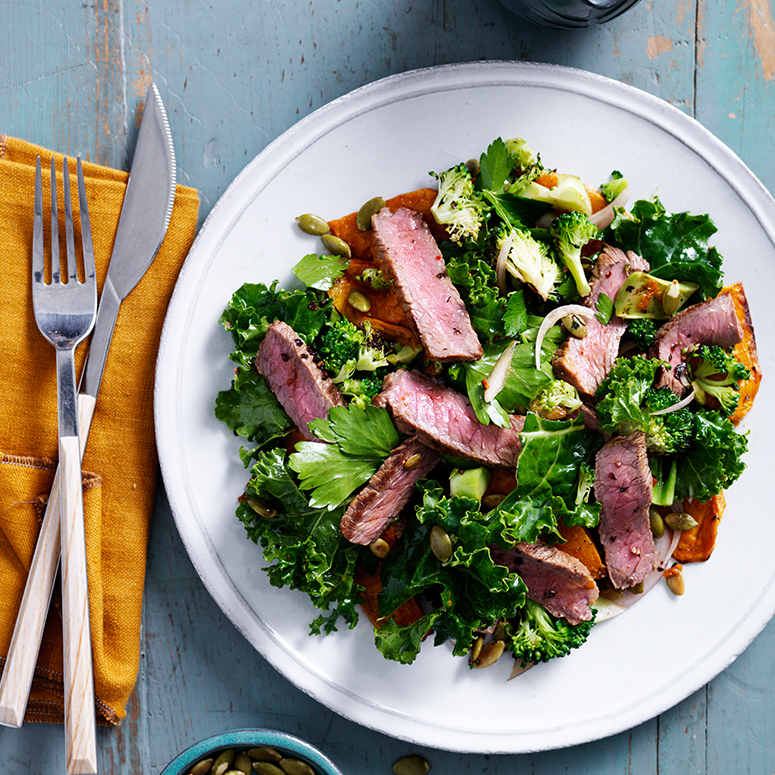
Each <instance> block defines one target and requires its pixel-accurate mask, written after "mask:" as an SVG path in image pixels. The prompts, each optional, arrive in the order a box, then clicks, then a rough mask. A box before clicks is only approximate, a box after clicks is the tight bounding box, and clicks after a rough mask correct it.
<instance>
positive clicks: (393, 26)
mask: <svg viewBox="0 0 775 775" xmlns="http://www.w3.org/2000/svg"><path fill="white" fill-rule="evenodd" d="M2 5H3V9H4V11H5V13H4V14H3V23H2V25H0V132H2V133H6V134H9V135H12V136H16V137H19V138H22V139H26V140H29V141H31V142H34V143H37V144H40V145H44V146H48V147H50V148H52V149H56V150H59V151H63V152H65V153H69V154H75V153H81V154H82V155H83V156H84V157H85V158H88V159H90V160H92V161H97V162H100V163H104V164H107V165H110V166H114V167H117V168H123V169H125V168H126V167H127V158H128V154H129V151H130V149H131V148H132V147H133V144H134V139H135V136H136V131H137V123H136V113H137V106H138V103H139V102H140V100H141V99H142V97H143V96H144V94H145V92H146V89H147V86H148V84H149V82H150V80H151V78H153V79H154V80H155V81H156V82H157V83H158V84H159V86H160V90H161V92H162V95H163V96H164V99H165V102H166V103H167V106H168V111H169V118H170V123H171V125H172V132H173V136H174V142H175V147H176V151H177V158H178V167H179V178H178V180H179V182H181V183H185V184H187V185H190V186H193V187H196V188H198V189H199V190H200V192H201V198H202V208H201V216H202V218H204V216H206V215H207V213H208V211H209V210H210V209H211V207H212V206H213V204H214V203H215V202H216V200H217V199H218V197H219V196H220V195H221V194H222V193H223V192H224V190H225V189H226V187H227V186H228V185H229V183H230V182H231V181H232V180H233V179H234V177H235V176H236V175H237V173H238V172H239V171H240V169H241V168H242V167H243V166H244V165H245V164H246V163H247V162H248V161H250V160H251V159H252V158H253V157H254V156H255V155H256V154H257V153H258V152H260V151H261V150H262V149H263V148H264V147H265V146H266V145H267V144H268V143H269V142H270V141H271V140H273V139H274V138H275V137H277V136H278V135H280V134H281V133H282V132H283V131H284V130H286V129H287V128H288V127H290V126H292V125H293V124H294V123H295V122H297V121H298V120H299V119H300V118H302V117H303V116H305V115H307V114H309V113H310V112H312V111H313V110H315V109H316V108H318V107H320V106H322V105H324V104H325V103H327V102H328V101H330V100H331V99H333V98H336V97H338V96H340V95H342V94H344V93H346V92H348V91H350V90H352V89H353V88H355V87H358V86H361V85H363V84H366V83H369V82H371V81H374V80H376V79H378V78H381V77H383V76H386V75H389V74H393V73H398V72H401V71H405V70H409V69H413V68H418V67H425V66H430V65H436V64H442V63H450V62H461V61H474V60H480V59H504V60H528V61H537V62H549V63H556V64H562V65H570V66H574V67H578V68H582V69H585V70H589V71H592V72H595V73H599V74H602V75H606V76H609V77H611V78H613V79H616V80H619V81H622V82H625V83H628V84H631V85H633V86H636V87H639V88H640V89H642V90H645V91H646V92H649V93H651V94H654V95H656V96H658V97H661V98H662V99H664V100H666V101H667V102H669V103H671V104H672V105H674V106H676V107H678V108H679V109H680V110H682V111H684V112H685V113H687V114H689V115H691V116H694V117H696V118H697V119H698V120H699V121H700V122H701V123H702V124H704V125H705V126H706V127H707V128H708V129H709V130H711V131H712V132H713V133H714V134H716V135H717V136H718V137H719V138H720V139H721V140H722V141H724V142H725V143H726V144H727V145H729V146H730V147H731V148H732V150H733V151H735V152H736V153H737V154H738V155H739V156H740V157H741V158H742V159H743V161H744V162H745V163H746V164H747V165H748V166H749V167H750V168H751V169H752V170H753V171H754V173H755V174H756V175H757V176H758V177H759V178H760V180H761V181H762V182H763V183H764V184H765V186H768V187H769V188H770V189H773V188H775V156H774V155H773V153H772V146H771V138H772V137H773V135H775V23H774V16H773V8H772V3H771V2H768V0H737V2H731V1H730V0H699V1H698V2H686V0H642V2H641V3H640V4H639V5H637V6H636V7H635V8H634V9H632V10H631V11H629V12H628V13H627V14H625V15H624V16H622V17H620V18H619V19H616V20H614V21H612V22H610V23H609V24H607V25H605V26H601V27H597V28H592V29H587V30H577V31H572V32H555V31H550V30H547V29H542V28H538V27H535V26H532V25H530V24H528V23H526V22H524V21H521V20H520V19H518V18H516V17H514V16H513V15H511V14H510V13H509V12H507V11H506V10H504V9H503V8H502V7H501V5H500V4H499V3H498V2H497V0H456V1H455V2H451V1H448V0H403V1H402V2H397V3H384V2H380V3H377V2H374V0H361V2H358V3H347V2H341V0H285V2H283V3H277V2H274V1H273V0H263V1H259V0H221V2H218V3H214V4H213V3H209V2H204V1H203V0H185V1H182V0H141V1H140V2H137V1H135V0H97V2H84V3H71V2H65V1H64V0H59V1H57V0H54V2H41V0H38V2H27V3H15V2H10V0H5V1H4V3H3V4H2ZM569 130H572V123H569ZM687 185H691V183H690V181H687ZM0 195H2V193H1V192H0ZM729 583H730V584H734V583H735V580H734V579H732V578H730V579H729ZM741 592H743V593H744V592H745V590H741ZM143 621H144V626H143V633H142V643H141V667H140V675H139V677H138V680H137V686H136V689H135V692H134V694H133V695H132V698H131V700H130V705H129V708H128V716H127V719H126V720H125V721H124V723H123V724H122V725H121V726H120V727H119V728H114V729H100V730H99V737H98V744H99V761H100V771H101V772H105V773H114V775H129V774H130V773H133V774H134V773H147V774H148V775H153V774H154V773H158V772H160V771H161V769H162V768H163V767H164V765H165V764H166V763H167V762H168V761H169V760H170V759H172V758H173V756H174V755H175V754H176V753H177V752H179V751H180V750H182V749H184V748H185V747H187V746H188V745H190V744H191V743H193V742H195V741H196V740H198V739H201V738H203V737H206V736H208V735H210V734H214V733H216V732H220V731H224V730H226V729H232V728H238V727H249V726H267V727H270V728H276V729H281V730H284V731H286V732H289V733H292V734H295V735H298V736H300V737H303V738H305V739H308V740H310V741H311V742H312V743H314V744H316V745H318V746H319V747H320V748H322V749H323V751H324V752H326V753H327V754H328V755H329V756H330V757H331V758H332V759H334V760H335V761H336V762H337V763H338V764H339V766H340V767H341V769H342V771H343V772H344V773H345V775H382V774H383V773H389V772H390V771H391V766H392V763H393V762H394V761H395V760H396V759H397V758H399V757H401V756H403V755H406V754H409V753H421V754H423V755H425V756H426V757H427V759H428V760H429V761H430V763H431V766H432V772H434V773H466V772H471V773H481V772H486V773H492V774H493V775H495V773H503V774H505V773H521V772H525V773H527V772H530V773H542V774H549V773H552V774H553V773H558V772H569V773H574V774H575V773H595V774H596V775H600V774H602V775H614V774H615V773H617V774H618V773H621V774H622V775H624V774H625V773H627V775H655V774H656V773H660V775H686V774H687V773H713V774H714V775H728V774H729V773H744V772H750V773H755V774H756V775H760V774H764V773H772V772H774V771H775V669H773V659H774V657H773V654H774V653H775V624H770V625H769V626H768V627H766V628H765V630H764V631H763V632H762V633H761V634H760V635H759V636H758V637H757V638H756V640H755V641H754V642H753V644H752V645H751V646H750V647H749V648H748V649H747V650H746V651H745V652H744V653H743V655H742V656H741V657H740V658H738V659H737V661H735V662H734V663H733V664H732V665H731V666H730V667H729V668H728V669H727V670H725V671H724V672H723V673H722V674H721V675H719V676H718V677H717V678H716V679H715V680H713V681H712V682H711V683H710V684H708V685H707V686H705V687H704V688H702V689H701V690H699V691H697V692H696V693H695V694H694V695H692V696H690V697H689V698H688V699H686V700H685V701H683V702H681V703H680V704H679V705H678V706H677V707H675V708H673V709H671V710H669V711H667V712H665V713H663V714H662V715H661V716H659V717H658V718H655V719H652V720H650V721H647V722H645V723H643V724H642V725H640V726H638V727H636V728H635V729H632V730H630V731H627V732H623V733H621V734H618V735H616V736H614V737H612V738H609V739H605V740H602V741H599V742H593V743H589V744H587V745H583V746H578V747H574V748H570V749H565V750H558V751H552V752H546V753H539V754H525V755H501V756H480V755H461V754H456V753H450V752H443V751H436V750H424V749H422V748H418V747H416V746H413V745H410V744H407V743H404V742H401V741H397V740H394V739H391V738H389V737H386V736H383V735H381V734H379V733H376V732H373V731H369V730H366V729H364V728H361V727H359V726H358V725H357V724H354V723H352V722H350V721H348V720H345V719H343V718H341V717H339V716H338V715H336V714H335V713H332V712H331V711H329V710H328V709H327V708H325V707H323V706H321V705H319V704H318V703H316V702H315V701H314V700H313V699H311V698H309V697H308V696H307V695H305V694H304V693H303V692H301V691H300V690H298V689H297V688H295V687H294V686H292V685H291V684H289V683H288V682H287V681H286V680H285V679H284V678H283V677H282V676H281V675H280V674H279V673H277V672H276V671H275V670H274V669H273V667H272V666H271V665H269V664H268V663H267V662H265V661H264V659H263V658H262V657H261V656H260V655H259V654H258V653H256V651H255V650H254V649H253V648H252V647H251V646H250V644H248V643H247V641H245V640H244V638H243V637H242V636H241V635H240V634H239V633H238V632H237V630H236V629H235V628H234V627H233V626H232V624H231V623H230V622H229V621H228V620H227V619H226V618H225V616H224V615H223V614H222V613H221V612H220V610H219V609H218V607H217V606H216V605H215V603H214V602H213V600H212V599H211V598H210V596H209V594H208V593H207V591H206V590H205V588H204V586H203V585H202V583H201V581H200V579H199V577H198V575H197V573H196V572H195V570H194V568H193V567H192V565H191V563H190V561H189V559H188V556H187V554H186V552H185V549H184V548H183V545H182V543H181V540H180V538H179V536H178V533H177V530H176V528H175V524H174V522H173V520H172V517H171V515H170V511H169V507H168V504H167V501H166V497H165V493H164V492H163V491H160V492H159V493H158V499H157V507H156V514H155V519H154V523H153V528H152V535H151V545H150V550H149V558H148V575H147V583H146V590H145V601H144V619H143ZM0 753H2V757H1V760H2V764H1V765H0V769H1V770H2V772H3V773H6V774H7V775H22V773H24V774H25V775H26V774H27V773H33V774H34V775H38V774H39V773H40V774H42V773H54V772H64V743H63V734H62V729H61V727H51V726H48V725H26V726H25V727H23V728H22V729H21V730H12V729H7V728H0Z"/></svg>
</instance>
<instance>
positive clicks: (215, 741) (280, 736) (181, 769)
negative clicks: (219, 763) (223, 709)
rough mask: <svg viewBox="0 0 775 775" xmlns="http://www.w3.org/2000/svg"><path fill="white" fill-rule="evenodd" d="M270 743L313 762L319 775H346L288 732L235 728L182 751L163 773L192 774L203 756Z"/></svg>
mask: <svg viewBox="0 0 775 775" xmlns="http://www.w3.org/2000/svg"><path fill="white" fill-rule="evenodd" d="M259 746H267V747H269V748H276V749H277V750H278V751H280V752H281V753H283V754H286V755H287V756H288V757H289V758H292V759H300V760H301V761H303V762H306V763H307V764H309V765H310V766H311V767H312V768H313V769H314V771H315V773H316V775H317V774H318V773H319V775H342V772H341V770H339V768H338V767H336V765H335V764H334V763H333V762H332V761H331V760H330V759H328V757H327V756H325V755H324V754H323V753H321V752H320V751H319V750H318V749H317V748H315V747H314V746H312V745H310V744H309V743H307V742H305V741H304V740H300V739H299V738H298V737H293V735H287V734H285V732H275V731H273V730H271V729H234V730H232V731H231V732H224V733H223V734H220V735H214V736H213V737H208V738H206V739H205V740H200V741H199V742H198V743H195V744H194V745H192V746H191V747H190V748H187V749H186V750H185V751H183V752H182V753H181V754H178V756H176V757H175V758H174V759H173V760H172V761H171V762H170V763H169V764H168V765H167V766H166V767H165V768H164V769H163V770H162V773H161V775H188V773H189V772H191V768H192V767H193V766H194V765H195V764H196V763H197V762H199V761H201V760H202V759H207V758H210V757H211V756H212V757H213V758H215V757H216V756H217V755H218V753H220V752H221V751H223V750H225V749H227V748H234V749H235V750H236V751H240V750H247V749H250V748H257V747H259Z"/></svg>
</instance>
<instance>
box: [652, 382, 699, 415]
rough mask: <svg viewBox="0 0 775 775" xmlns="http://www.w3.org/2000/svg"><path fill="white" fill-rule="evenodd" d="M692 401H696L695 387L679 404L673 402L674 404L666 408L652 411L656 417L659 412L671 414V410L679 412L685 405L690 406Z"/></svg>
mask: <svg viewBox="0 0 775 775" xmlns="http://www.w3.org/2000/svg"><path fill="white" fill-rule="evenodd" d="M692 401H694V388H692V391H691V393H689V395H687V396H686V397H685V398H682V399H681V400H680V401H679V402H678V403H677V404H673V405H672V406H668V407H667V408H666V409H658V410H657V411H656V412H651V413H650V414H651V416H652V417H654V416H655V415H658V414H669V413H670V412H677V411H678V410H679V409H683V408H684V407H685V406H688V405H689V404H690V403H691V402H692Z"/></svg>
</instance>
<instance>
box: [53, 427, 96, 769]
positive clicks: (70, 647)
mask: <svg viewBox="0 0 775 775" xmlns="http://www.w3.org/2000/svg"><path fill="white" fill-rule="evenodd" d="M79 452H80V445H79V443H78V438H77V437H75V436H64V437H61V438H60V440H59V468H60V476H61V483H60V498H61V504H62V507H61V508H62V511H61V530H62V628H63V640H64V663H65V670H64V673H65V754H66V760H67V772H68V774H69V775H76V774H77V775H83V774H84V773H96V772H97V740H96V727H95V712H94V674H93V670H92V647H91V631H90V627H89V590H88V583H87V576H86V536H85V531H84V519H83V485H82V482H81V457H80V454H79Z"/></svg>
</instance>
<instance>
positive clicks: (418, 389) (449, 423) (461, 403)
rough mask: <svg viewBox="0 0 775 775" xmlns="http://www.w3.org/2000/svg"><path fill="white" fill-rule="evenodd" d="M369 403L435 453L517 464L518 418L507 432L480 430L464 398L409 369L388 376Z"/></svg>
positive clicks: (493, 427)
mask: <svg viewBox="0 0 775 775" xmlns="http://www.w3.org/2000/svg"><path fill="white" fill-rule="evenodd" d="M373 403H374V404H376V405H377V406H384V407H387V408H388V409H389V410H390V413H391V414H392V416H393V421H394V422H395V424H396V427H397V428H398V429H399V430H400V431H403V432H405V433H408V432H414V433H416V434H417V438H418V439H419V440H420V441H422V443H423V444H427V445H428V446H429V447H432V448H433V449H436V450H438V451H439V452H445V453H447V454H449V455H454V456H455V457H462V458H465V459H467V460H474V461H476V462H478V463H483V464H485V465H490V466H504V467H508V468H513V467H515V466H516V465H517V458H518V457H519V452H520V450H521V449H522V445H521V442H520V439H519V434H520V432H521V430H522V427H523V426H524V424H525V418H524V417H522V416H519V415H512V416H511V426H510V427H509V428H499V427H498V426H496V425H482V423H480V422H479V420H477V419H476V415H475V414H474V410H473V409H472V408H471V403H470V402H469V400H468V399H467V398H466V397H465V396H464V395H462V394H461V393H458V392H457V391H456V390H452V389H450V388H447V387H444V386H442V385H440V384H439V383H438V382H436V381H434V380H432V379H430V378H429V377H426V376H425V375H424V374H420V373H419V372H417V371H408V370H402V371H396V372H393V373H392V374H388V376H387V377H385V381H384V382H383V383H382V392H381V393H379V394H378V395H377V396H375V398H374V399H373Z"/></svg>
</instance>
